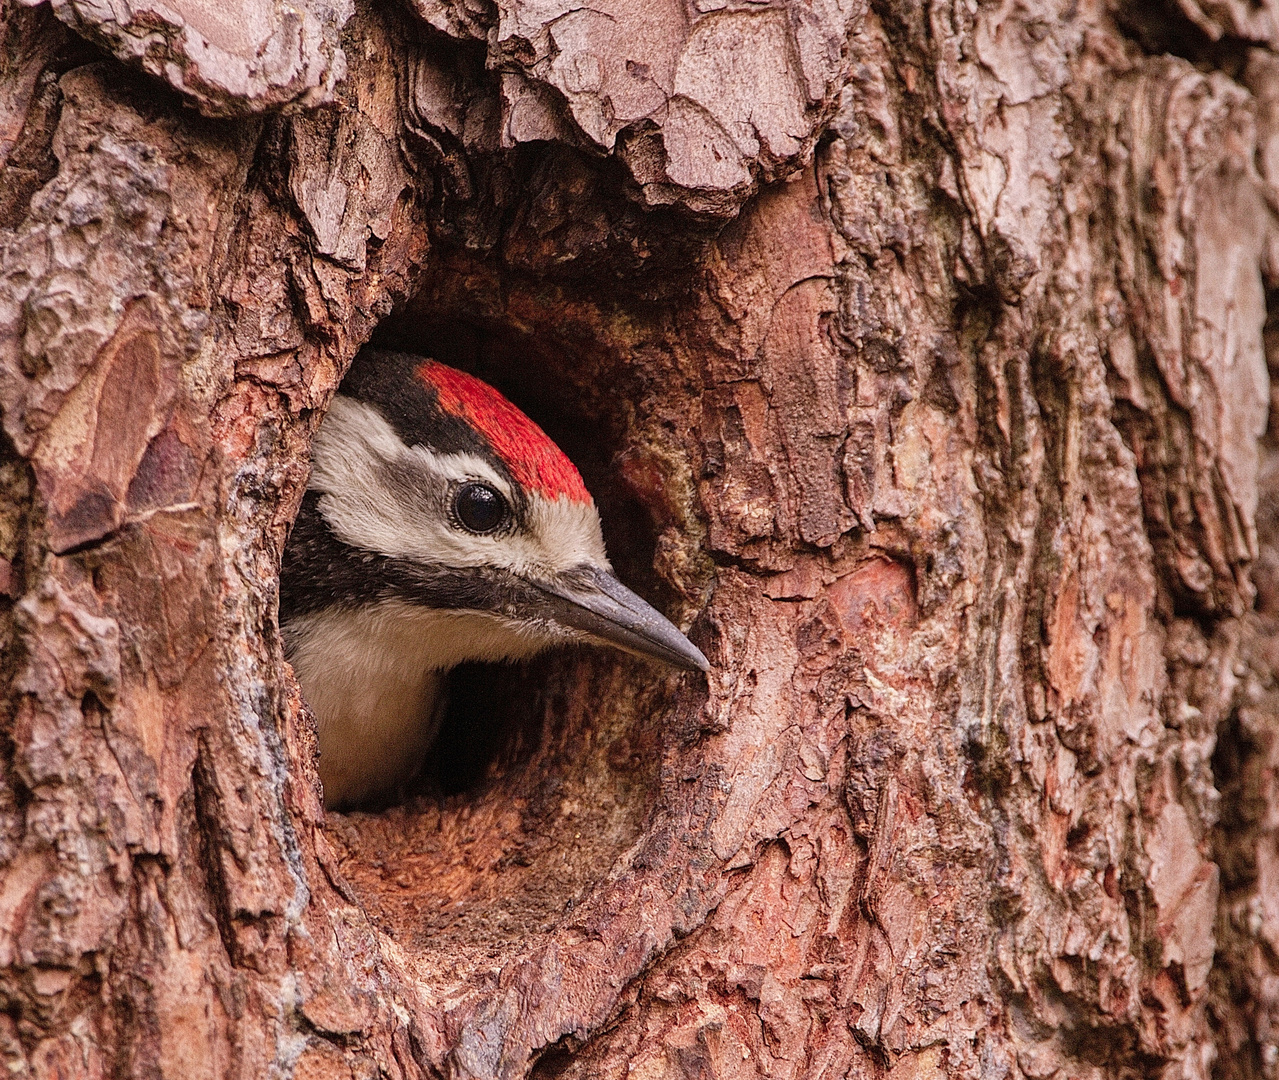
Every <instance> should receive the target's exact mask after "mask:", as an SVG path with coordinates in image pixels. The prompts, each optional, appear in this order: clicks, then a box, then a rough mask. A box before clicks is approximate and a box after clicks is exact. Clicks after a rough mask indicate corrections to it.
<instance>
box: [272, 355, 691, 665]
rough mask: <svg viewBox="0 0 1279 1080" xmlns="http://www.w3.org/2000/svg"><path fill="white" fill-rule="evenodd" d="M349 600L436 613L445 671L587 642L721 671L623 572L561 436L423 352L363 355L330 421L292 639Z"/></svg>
mask: <svg viewBox="0 0 1279 1080" xmlns="http://www.w3.org/2000/svg"><path fill="white" fill-rule="evenodd" d="M333 609H345V610H349V611H358V610H363V611H377V612H380V613H382V616H383V621H385V620H386V619H394V618H397V617H400V616H403V617H404V618H406V619H408V620H410V621H411V620H412V618H413V617H414V615H415V614H416V615H425V614H427V613H430V614H431V617H432V619H433V621H432V622H431V626H432V627H433V628H434V629H433V630H431V631H430V632H425V631H424V632H423V633H422V635H421V639H422V640H421V644H422V652H423V654H424V655H423V657H422V662H423V663H424V664H425V665H427V666H429V667H433V668H435V669H437V670H439V669H445V668H448V667H451V666H453V665H455V664H458V663H461V662H463V661H467V660H495V659H513V658H518V657H522V656H527V655H530V654H532V653H534V652H536V651H538V650H539V649H541V648H543V647H545V646H547V645H550V644H554V643H556V642H567V641H573V640H591V641H598V642H604V643H607V644H610V645H614V646H617V647H619V648H622V649H625V650H627V651H628V652H632V653H637V654H640V655H644V656H651V657H656V658H658V659H660V660H664V661H666V662H668V663H671V664H675V665H677V666H680V667H686V668H695V669H700V670H702V671H705V670H708V664H707V661H706V658H705V657H704V656H703V655H702V653H701V651H700V650H698V649H697V647H696V646H694V645H693V644H692V643H691V642H690V641H689V640H688V639H687V638H686V637H684V635H683V634H681V633H680V632H679V630H678V629H676V628H675V626H673V625H672V624H671V623H670V622H669V621H667V620H666V619H665V618H664V617H663V616H662V615H661V614H660V613H658V612H657V611H656V610H654V609H653V608H652V607H650V606H649V605H648V604H647V603H645V602H644V601H643V600H642V599H640V598H639V597H638V596H637V595H636V594H635V593H633V592H631V590H629V589H628V588H626V586H624V585H622V584H621V582H619V581H618V580H617V578H616V577H614V576H613V574H612V571H611V568H610V566H609V562H608V558H607V556H606V555H605V552H604V542H603V539H602V536H601V533H600V521H599V515H598V513H597V512H596V509H595V504H594V502H593V501H592V499H591V496H590V493H589V492H588V491H587V490H586V487H585V485H584V484H583V483H582V478H581V476H580V475H579V474H578V471H577V469H576V468H574V466H573V464H572V462H570V461H569V460H568V458H567V457H566V456H565V455H564V453H563V452H562V451H561V450H560V449H559V447H558V446H556V445H555V444H554V443H553V442H552V441H551V440H550V439H549V438H548V437H547V436H546V435H545V433H543V431H542V430H541V429H540V428H539V427H538V426H537V425H536V424H534V423H533V421H531V420H530V419H529V418H528V417H527V416H525V415H524V414H523V413H522V412H521V411H520V410H519V409H517V408H516V407H515V406H514V405H512V404H511V403H510V402H509V401H508V400H507V399H506V398H504V397H503V396H502V395H501V394H499V393H498V392H497V391H496V390H494V389H493V388H492V387H491V386H489V385H487V384H486V383H483V382H481V381H480V380H479V379H476V378H474V377H473V376H471V375H467V374H465V373H464V372H461V371H457V370H455V369H453V368H450V367H446V366H444V365H443V364H439V363H436V362H434V361H431V360H426V359H423V358H422V357H420V356H410V355H406V354H401V353H376V352H365V353H364V354H362V356H361V357H360V359H359V360H357V362H356V365H355V367H354V368H353V369H352V371H351V373H350V375H348V377H347V379H346V381H345V382H344V383H343V386H342V390H341V392H340V393H339V395H338V396H337V397H336V398H335V399H334V400H333V403H332V405H331V407H330V409H329V412H328V414H327V415H326V416H325V418H324V420H323V422H322V424H321V426H320V429H319V431H318V432H317V434H316V437H315V442H314V449H313V472H312V478H311V483H310V487H309V489H308V492H307V495H306V497H305V499H304V501H303V507H302V510H301V512H300V514H299V517H298V520H297V523H296V524H295V527H294V532H293V534H292V536H291V538H290V542H289V549H288V551H287V552H286V558H285V566H284V570H283V571H282V574H281V623H282V624H284V625H285V629H286V638H287V637H288V628H289V625H290V624H294V625H297V626H303V625H306V617H307V616H311V615H314V614H316V613H319V612H322V611H326V610H333ZM441 620H443V622H441ZM423 625H425V624H423ZM440 625H444V626H446V627H447V628H448V629H447V630H446V631H444V632H440V631H439V626H440ZM428 639H429V640H428ZM305 689H306V686H305V683H304V690H305Z"/></svg>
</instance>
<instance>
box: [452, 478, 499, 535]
mask: <svg viewBox="0 0 1279 1080" xmlns="http://www.w3.org/2000/svg"><path fill="white" fill-rule="evenodd" d="M453 513H454V514H455V515H456V517H457V520H458V521H459V522H461V524H462V527H463V528H465V529H469V530H470V531H471V532H473V533H491V532H493V531H494V530H495V529H498V528H500V527H501V526H503V525H505V524H506V519H507V517H509V516H510V513H511V508H510V506H508V505H507V502H506V499H505V498H503V496H502V493H501V492H499V491H496V490H495V489H493V488H491V487H489V486H488V484H481V483H479V482H478V481H474V480H472V481H471V482H470V483H466V484H463V485H462V486H461V487H460V488H458V489H457V493H456V494H455V495H454V496H453Z"/></svg>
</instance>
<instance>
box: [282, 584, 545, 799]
mask: <svg viewBox="0 0 1279 1080" xmlns="http://www.w3.org/2000/svg"><path fill="white" fill-rule="evenodd" d="M283 634H284V639H285V646H286V649H287V651H288V657H289V660H290V661H291V662H292V664H293V670H294V671H295V672H296V673H297V677H298V682H299V683H300V684H301V686H302V693H303V695H304V696H305V698H306V700H307V704H308V705H310V706H311V711H312V712H314V713H315V717H316V720H317V721H318V723H319V741H320V762H319V771H320V780H321V782H322V783H323V784H324V805H325V806H326V807H327V808H329V809H336V808H341V807H344V806H351V805H355V804H359V803H361V802H365V801H367V800H369V799H371V798H373V797H375V796H378V795H392V794H394V793H395V791H396V789H397V788H399V787H400V786H401V785H402V784H404V783H406V782H407V781H409V780H411V779H412V778H413V776H414V774H415V773H416V772H417V770H418V768H419V767H420V766H421V763H422V758H423V755H424V754H425V753H426V751H427V750H428V749H429V748H430V745H431V742H432V741H433V740H434V738H435V735H436V732H437V731H438V730H439V725H440V719H441V717H442V713H443V705H444V700H443V689H444V673H445V672H446V671H447V670H448V669H449V668H451V667H455V666H456V665H457V664H460V663H463V662H465V661H468V660H518V659H523V658H525V657H529V656H533V655H534V654H535V653H537V652H539V651H540V650H541V649H543V648H545V647H546V646H548V645H551V644H553V643H554V642H555V641H556V640H563V638H556V637H554V636H552V635H550V634H547V633H545V632H540V633H539V632H537V631H534V630H531V628H530V627H529V626H528V625H527V624H522V623H516V622H512V621H510V620H507V619H502V618H500V617H498V616H494V615H488V614H485V613H483V612H478V611H439V610H434V609H432V608H425V607H419V606H417V605H413V604H406V603H404V602H402V601H399V600H387V601H384V602H382V603H380V604H376V605H374V606H372V607H369V608H357V609H346V608H336V607H334V608H326V609H325V610H323V611H318V612H315V613H313V614H310V615H301V616H299V617H297V618H295V619H291V620H290V621H289V623H288V624H287V625H286V626H285V627H284V628H283Z"/></svg>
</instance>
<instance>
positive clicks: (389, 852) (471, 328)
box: [327, 312, 679, 982]
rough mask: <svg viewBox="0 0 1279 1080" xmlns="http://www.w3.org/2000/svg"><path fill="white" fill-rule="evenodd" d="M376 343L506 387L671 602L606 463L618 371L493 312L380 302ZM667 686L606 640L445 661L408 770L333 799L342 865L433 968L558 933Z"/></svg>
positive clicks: (602, 864)
mask: <svg viewBox="0 0 1279 1080" xmlns="http://www.w3.org/2000/svg"><path fill="white" fill-rule="evenodd" d="M373 346H374V347H375V348H378V349H391V350H397V351H403V352H411V353H414V354H418V355H422V356H426V357H430V358H432V359H435V360H437V361H440V362H441V363H445V364H449V365H450V366H453V367H457V368H460V369H462V370H464V371H467V372H470V373H472V374H474V375H477V376H479V377H480V378H482V379H484V380H485V381H486V382H489V383H490V384H492V385H493V386H495V387H497V388H498V389H499V390H500V391H502V392H503V393H504V394H505V395H506V396H507V397H508V398H510V399H511V400H512V401H513V402H514V403H515V404H516V405H517V406H519V407H520V408H521V409H522V410H523V411H524V412H525V413H526V414H527V415H529V416H530V417H531V418H532V419H533V420H534V421H535V422H536V423H537V424H538V425H539V426H541V427H542V428H543V429H544V430H545V431H546V433H547V434H548V435H549V436H550V437H551V439H552V440H553V441H555V442H556V443H557V444H558V445H559V446H560V447H561V449H563V450H564V451H565V453H566V454H567V455H568V456H569V458H570V459H571V460H572V461H573V462H574V464H575V465H576V466H577V467H578V469H579V471H580V472H581V473H582V476H583V479H584V480H585V482H586V486H587V488H588V489H589V490H590V491H591V493H592V495H593V497H594V499H595V501H596V505H597V507H598V508H599V511H600V516H601V520H602V524H603V531H604V537H605V543H606V546H607V548H608V553H609V556H610V559H611V561H612V563H613V566H614V569H615V571H616V572H617V574H618V576H619V577H620V578H621V579H622V580H623V581H624V582H625V583H626V584H628V585H629V586H631V587H632V588H633V589H635V590H636V591H637V592H639V593H640V594H641V595H642V596H644V597H645V599H647V600H649V601H650V602H651V603H653V604H654V605H655V606H657V607H658V608H659V609H664V610H666V611H670V610H672V607H673V603H672V600H673V597H674V594H673V591H672V590H670V589H669V588H668V587H667V586H666V585H665V583H664V582H662V581H661V579H660V578H659V577H658V576H657V575H656V573H655V572H654V571H653V564H654V552H655V549H656V543H657V529H656V525H655V522H654V519H653V515H652V513H651V512H650V511H649V509H648V508H647V507H646V506H645V505H644V503H643V502H642V501H641V500H640V499H639V498H638V497H637V495H636V494H635V493H633V492H632V491H630V490H629V489H628V488H627V487H626V485H625V484H624V482H623V480H622V479H621V476H620V473H619V470H618V469H617V467H616V459H617V456H618V454H619V453H622V452H624V451H625V449H626V447H625V445H624V437H625V430H626V412H625V410H626V409H627V408H628V407H629V406H628V404H627V400H626V397H625V391H626V387H625V379H624V377H619V376H618V374H617V373H616V372H606V371H603V370H601V368H600V367H599V366H598V365H599V363H600V361H598V359H592V358H591V357H589V356H584V355H583V353H582V352H579V351H578V350H575V349H573V348H564V347H559V346H555V347H550V346H548V345H547V344H546V343H545V342H543V341H539V340H535V339H533V338H531V337H530V336H529V335H526V334H520V333H517V332H514V331H512V330H510V329H509V328H507V327H504V326H502V325H500V324H496V323H493V322H489V323H484V322H482V321H478V320H476V321H469V320H463V319H457V318H453V317H448V318H444V317H435V318H430V317H423V315H422V313H421V312H418V313H416V314H414V315H413V316H412V318H408V317H405V318H402V319H400V320H398V321H397V320H396V319H395V317H392V318H391V319H390V320H388V322H387V323H386V324H384V325H383V327H382V328H381V330H380V331H379V333H378V334H377V335H376V336H375V339H374V342H373ZM592 364H595V365H596V366H592ZM599 380H605V381H606V382H607V387H608V388H607V389H606V390H604V391H601V390H600V388H599V387H600V385H601V383H600V382H599ZM678 696H679V690H678V676H674V677H673V672H672V670H671V669H669V668H666V667H664V666H663V665H660V664H658V663H656V662H650V661H646V660H640V659H636V658H634V657H631V656H629V655H626V654H623V653H621V652H618V651H617V650H614V649H611V648H609V647H607V646H602V645H600V646H588V645H580V646H572V647H566V648H555V649H551V650H549V651H547V652H545V653H542V654H540V655H539V656H537V657H535V658H533V659H531V660H528V661H524V662H520V663H514V664H510V663H496V664H488V663H468V664H463V665H461V666H459V667H457V668H454V669H453V670H452V672H450V674H449V677H448V696H447V705H446V711H445V714H444V720H443V723H442V725H441V729H440V731H439V734H438V736H437V737H436V740H435V742H434V744H433V745H432V747H431V748H430V750H429V751H428V752H427V754H426V757H425V759H424V761H423V765H422V768H421V770H420V773H419V775H418V777H417V778H416V780H415V781H414V782H413V783H412V784H411V785H409V786H407V787H406V788H405V789H402V790H401V792H400V793H399V796H400V797H399V798H398V799H397V800H395V801H393V802H390V803H384V804H382V805H378V806H370V807H366V808H365V809H362V810H357V811H354V812H346V813H338V812H330V813H329V814H328V816H327V817H328V831H329V834H330V836H331V838H332V840H333V842H334V846H335V849H336V853H337V856H338V860H339V864H340V866H341V869H342V873H343V876H344V877H345V879H346V880H347V882H348V884H349V885H350V886H351V887H352V889H353V890H354V892H355V893H356V895H357V896H358V899H359V900H360V902H361V904H362V906H363V907H364V908H365V910H366V911H367V912H368V913H369V915H370V916H371V917H372V918H373V920H374V922H375V923H376V924H377V925H378V926H379V928H380V929H382V930H383V931H384V932H386V933H387V934H389V935H390V936H391V937H392V938H393V939H395V940H396V941H397V943H399V944H400V945H401V946H402V947H405V948H407V949H409V950H410V951H411V952H412V953H413V954H414V955H415V958H416V963H417V964H418V967H419V970H420V971H421V972H422V974H423V975H424V976H427V977H429V976H430V973H431V972H432V971H435V972H436V974H437V975H438V976H439V978H440V979H441V980H443V981H448V982H451V981H452V980H453V978H454V977H456V976H457V974H458V971H459V968H458V965H459V964H461V965H462V969H463V970H464V969H465V968H466V967H467V961H466V958H467V957H470V958H472V961H473V962H475V963H481V962H491V961H492V959H493V957H494V955H495V952H498V953H500V952H501V951H502V950H503V949H506V948H510V947H515V946H517V945H519V944H520V943H522V942H524V941H526V940H527V939H528V937H529V936H530V935H533V934H538V933H545V932H548V931H550V930H552V929H553V928H555V927H556V926H557V925H559V924H560V923H561V922H562V921H563V920H564V918H565V917H566V916H569V915H571V912H572V911H573V909H574V907H575V905H577V904H578V903H580V902H581V901H582V899H583V898H584V897H585V896H586V895H587V894H588V893H589V892H590V891H591V888H592V886H593V885H595V884H596V883H597V882H599V881H601V880H602V879H604V878H605V877H606V876H607V874H608V872H609V870H610V868H611V867H612V866H613V865H614V863H615V862H616V860H617V858H618V857H619V855H621V854H622V853H623V852H625V851H626V850H627V848H629V847H631V846H632V845H633V844H634V842H635V841H636V839H637V838H638V837H639V836H640V835H641V833H642V832H643V829H644V826H645V823H646V821H647V820H648V819H649V817H650V815H651V812H652V809H653V806H654V802H655V799H656V797H657V788H658V776H659V766H660V761H661V757H662V743H663V738H662V735H663V730H664V728H665V725H666V720H665V718H666V717H667V716H669V715H670V713H671V711H672V709H673V708H674V707H675V705H676V700H677V697H678Z"/></svg>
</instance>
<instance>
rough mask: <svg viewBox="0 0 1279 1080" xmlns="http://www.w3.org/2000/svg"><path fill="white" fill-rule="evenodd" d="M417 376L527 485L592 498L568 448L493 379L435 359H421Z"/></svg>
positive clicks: (442, 405)
mask: <svg viewBox="0 0 1279 1080" xmlns="http://www.w3.org/2000/svg"><path fill="white" fill-rule="evenodd" d="M417 377H418V378H419V379H421V380H422V382H423V383H425V384H426V385H427V386H428V387H430V388H431V389H432V390H434V391H435V393H436V395H437V397H438V399H439V402H440V408H441V409H443V410H444V411H445V412H447V413H452V414H453V415H454V416H458V417H461V418H462V419H463V420H465V421H466V422H467V423H468V424H470V425H471V426H472V427H474V428H475V429H476V430H477V431H478V432H479V433H480V434H481V435H483V436H484V438H485V439H487V440H488V444H489V445H490V446H491V447H492V448H493V452H494V453H495V454H497V456H498V457H499V458H501V459H502V463H503V464H504V465H505V466H506V467H507V469H509V470H510V473H511V475H512V476H513V477H515V480H516V482H517V483H518V484H520V485H521V486H522V487H525V488H532V489H533V490H535V491H539V492H541V493H542V494H543V495H545V496H546V497H547V498H549V499H558V498H560V497H561V496H564V497H565V498H568V499H571V500H572V501H574V502H584V503H589V502H590V501H591V493H590V492H589V491H587V490H586V485H585V484H584V483H582V476H581V474H580V473H579V472H578V471H577V468H576V466H575V465H574V464H573V463H572V462H571V461H569V459H568V458H567V456H565V454H564V451H563V450H561V449H560V448H559V447H558V446H556V445H555V443H553V442H552V441H551V440H550V438H549V436H547V434H546V432H544V431H543V430H542V429H541V428H540V427H538V426H537V425H536V424H535V423H533V421H532V420H530V419H529V418H528V417H527V416H525V415H524V414H523V413H522V412H520V410H519V409H517V408H516V407H515V406H514V405H512V404H511V403H510V402H509V401H507V400H506V398H505V397H503V396H502V395H501V394H500V393H498V392H497V391H496V390H494V389H493V387H491V386H489V384H488V383H486V382H481V381H480V380H479V379H477V378H476V377H475V376H474V375H468V374H467V373H466V372H465V371H458V370H457V369H456V368H451V367H446V366H445V365H444V364H440V363H436V361H434V360H428V361H427V362H426V363H424V364H422V365H421V366H420V367H419V368H418V369H417Z"/></svg>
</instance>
